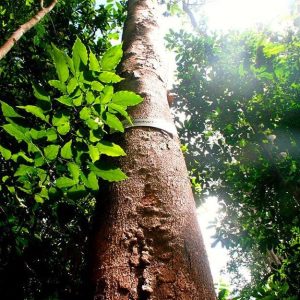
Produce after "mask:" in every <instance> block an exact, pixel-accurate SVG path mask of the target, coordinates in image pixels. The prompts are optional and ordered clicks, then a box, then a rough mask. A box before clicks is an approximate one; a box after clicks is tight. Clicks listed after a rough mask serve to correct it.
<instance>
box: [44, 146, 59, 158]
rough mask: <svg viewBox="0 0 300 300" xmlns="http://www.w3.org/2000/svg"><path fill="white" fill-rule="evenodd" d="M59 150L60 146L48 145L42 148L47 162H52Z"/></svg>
mask: <svg viewBox="0 0 300 300" xmlns="http://www.w3.org/2000/svg"><path fill="white" fill-rule="evenodd" d="M59 148H60V146H58V145H49V146H47V147H45V148H44V154H45V157H46V158H47V159H49V160H54V159H55V158H56V157H57V155H58V151H59Z"/></svg>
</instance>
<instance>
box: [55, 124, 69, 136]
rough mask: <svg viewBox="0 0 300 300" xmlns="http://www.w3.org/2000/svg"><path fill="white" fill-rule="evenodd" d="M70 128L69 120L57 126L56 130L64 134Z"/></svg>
mask: <svg viewBox="0 0 300 300" xmlns="http://www.w3.org/2000/svg"><path fill="white" fill-rule="evenodd" d="M70 129H71V126H70V122H67V123H64V124H62V125H60V126H58V127H57V131H58V133H59V134H60V135H66V134H67V133H68V132H69V131H70Z"/></svg>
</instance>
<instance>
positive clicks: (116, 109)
mask: <svg viewBox="0 0 300 300" xmlns="http://www.w3.org/2000/svg"><path fill="white" fill-rule="evenodd" d="M108 108H109V111H110V112H111V110H113V112H118V113H119V114H120V115H121V116H123V117H125V118H126V120H127V121H128V122H129V123H130V124H132V121H131V118H130V116H129V115H128V113H127V111H126V108H127V107H126V106H122V105H119V104H115V103H112V102H111V103H109V104H108Z"/></svg>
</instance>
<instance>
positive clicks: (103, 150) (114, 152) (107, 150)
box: [97, 140, 126, 157]
mask: <svg viewBox="0 0 300 300" xmlns="http://www.w3.org/2000/svg"><path fill="white" fill-rule="evenodd" d="M97 148H98V150H99V152H100V154H105V155H108V156H114V157H116V156H125V155H126V153H125V152H124V150H123V149H122V148H121V147H120V146H119V145H116V144H114V143H112V142H107V141H103V140H102V141H101V142H99V143H97Z"/></svg>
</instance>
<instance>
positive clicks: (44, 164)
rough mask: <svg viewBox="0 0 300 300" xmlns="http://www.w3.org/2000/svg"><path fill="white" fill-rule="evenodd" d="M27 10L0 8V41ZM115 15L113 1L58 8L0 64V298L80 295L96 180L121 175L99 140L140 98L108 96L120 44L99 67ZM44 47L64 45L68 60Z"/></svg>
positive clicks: (111, 150) (115, 150) (120, 7)
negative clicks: (70, 53)
mask: <svg viewBox="0 0 300 300" xmlns="http://www.w3.org/2000/svg"><path fill="white" fill-rule="evenodd" d="M110 2H111V1H110ZM36 3H37V1H26V2H25V1H17V2H16V3H15V2H14V3H12V1H5V2H2V3H1V4H0V14H1V24H2V26H0V35H1V36H2V37H3V38H7V37H8V36H10V34H11V33H12V32H13V31H14V30H15V29H16V28H18V26H19V25H20V24H22V23H23V22H24V21H27V20H28V19H29V18H30V16H32V15H33V14H34V12H36V11H37V10H38V7H37V4H36ZM45 5H47V3H46V1H45ZM124 12H125V8H124V2H123V1H121V2H119V1H116V3H109V4H107V5H105V6H104V5H101V6H99V7H98V8H95V1H91V0H88V1H79V0H72V1H59V3H58V5H57V7H56V8H55V9H54V11H53V12H52V13H51V15H50V16H47V17H46V18H45V19H43V21H42V22H41V23H39V25H37V26H36V27H35V28H34V29H32V30H31V31H29V32H28V33H27V34H26V36H24V37H23V38H22V40H20V42H19V43H18V44H17V45H16V46H15V47H14V48H13V50H12V51H11V52H10V53H9V54H8V55H7V56H6V57H5V59H3V60H1V62H0V78H1V79H0V86H1V87H0V99H1V100H2V101H1V105H0V106H1V114H0V125H1V127H0V144H1V146H0V160H1V177H0V190H1V194H2V203H1V205H0V228H1V229H0V230H1V236H0V291H1V296H2V297H3V298H5V299H36V298H37V299H83V298H85V297H86V295H87V292H88V287H87V282H88V281H87V278H88V275H87V273H86V272H87V260H88V257H87V252H88V251H87V250H88V234H89V230H90V223H91V218H92V216H93V211H94V206H95V194H96V192H97V191H98V189H99V179H101V180H100V183H101V182H102V181H103V180H108V181H115V180H122V179H124V178H125V174H124V173H122V172H121V170H119V169H118V168H117V167H115V166H114V165H113V164H112V162H111V159H108V157H117V156H120V155H125V153H124V151H123V150H122V149H121V148H120V147H119V146H118V145H116V144H114V143H112V142H110V141H109V139H108V138H107V134H108V133H109V132H110V131H111V129H110V128H113V129H114V131H120V132H122V131H123V125H122V123H121V120H122V118H129V117H128V115H127V112H126V108H127V106H130V105H136V104H137V103H138V102H140V101H141V98H140V97H139V96H137V95H135V94H133V93H131V92H126V91H122V92H116V93H115V92H114V88H113V86H114V84H115V83H117V82H119V81H121V80H122V78H120V77H119V76H118V75H117V74H116V73H115V67H116V65H117V64H118V62H119V60H120V58H121V55H122V51H121V46H115V47H112V48H110V50H108V51H107V52H106V54H104V55H102V58H101V60H100V61H99V57H100V55H101V54H103V52H104V51H105V50H106V49H107V48H109V47H110V45H111V44H110V40H111V39H118V31H119V29H118V27H119V26H121V25H122V23H123V21H124ZM62 15H63V17H62ZM77 36H79V38H80V39H79V38H78V37H77ZM81 41H82V42H81ZM51 43H53V44H51ZM54 44H59V48H61V49H71V48H72V46H73V45H74V46H73V51H72V56H71V57H69V56H68V55H67V51H65V50H59V48H57V47H56V46H55V45H54ZM51 56H52V59H51ZM52 61H53V62H54V65H55V68H53V63H52ZM54 78H57V79H55V80H53V79H54ZM100 190H101V185H100ZM83 279H84V281H83Z"/></svg>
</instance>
